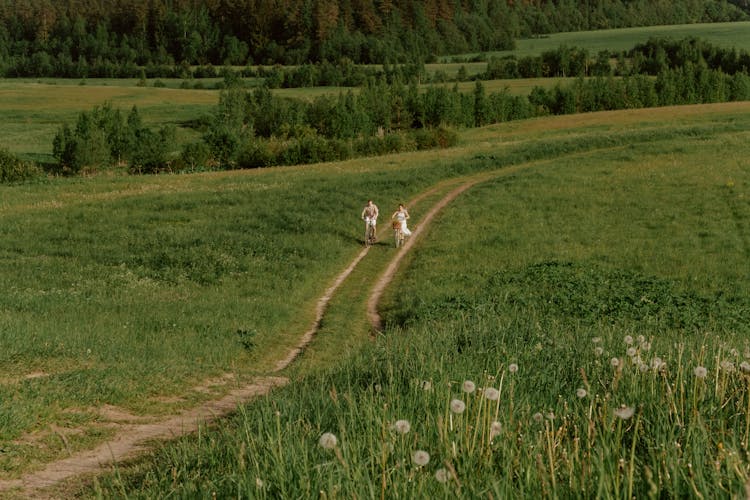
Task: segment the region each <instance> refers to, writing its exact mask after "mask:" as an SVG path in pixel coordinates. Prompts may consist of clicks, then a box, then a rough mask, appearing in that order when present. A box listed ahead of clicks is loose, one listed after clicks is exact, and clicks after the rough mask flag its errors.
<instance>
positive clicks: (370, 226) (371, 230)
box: [365, 219, 377, 247]
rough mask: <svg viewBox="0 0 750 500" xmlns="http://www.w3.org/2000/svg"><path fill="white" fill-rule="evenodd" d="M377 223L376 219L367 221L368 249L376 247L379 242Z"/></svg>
mask: <svg viewBox="0 0 750 500" xmlns="http://www.w3.org/2000/svg"><path fill="white" fill-rule="evenodd" d="M375 223H376V222H375V219H365V246H367V247H369V246H372V245H374V244H375V242H376V241H377V236H376V234H375Z"/></svg>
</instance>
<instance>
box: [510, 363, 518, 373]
mask: <svg viewBox="0 0 750 500" xmlns="http://www.w3.org/2000/svg"><path fill="white" fill-rule="evenodd" d="M508 371H509V372H510V373H516V372H517V371H518V365H517V364H515V363H511V364H510V366H508Z"/></svg>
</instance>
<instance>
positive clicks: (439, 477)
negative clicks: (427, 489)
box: [435, 468, 448, 483]
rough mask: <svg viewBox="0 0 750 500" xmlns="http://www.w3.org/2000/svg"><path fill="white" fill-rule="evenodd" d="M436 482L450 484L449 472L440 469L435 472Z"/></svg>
mask: <svg viewBox="0 0 750 500" xmlns="http://www.w3.org/2000/svg"><path fill="white" fill-rule="evenodd" d="M435 480H436V481H437V482H438V483H447V482H448V471H447V470H445V469H442V468H441V469H438V470H436V471H435Z"/></svg>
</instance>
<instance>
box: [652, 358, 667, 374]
mask: <svg viewBox="0 0 750 500" xmlns="http://www.w3.org/2000/svg"><path fill="white" fill-rule="evenodd" d="M664 365H665V363H664V361H662V360H661V358H660V357H658V356H656V357H654V359H652V360H651V368H653V369H654V370H656V371H659V370H661V368H662V367H663V366H664Z"/></svg>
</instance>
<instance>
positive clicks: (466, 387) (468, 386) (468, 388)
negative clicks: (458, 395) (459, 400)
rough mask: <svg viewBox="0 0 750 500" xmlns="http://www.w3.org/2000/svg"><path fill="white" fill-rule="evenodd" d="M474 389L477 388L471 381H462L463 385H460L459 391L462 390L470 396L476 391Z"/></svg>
mask: <svg viewBox="0 0 750 500" xmlns="http://www.w3.org/2000/svg"><path fill="white" fill-rule="evenodd" d="M476 388H477V386H476V385H475V384H474V382H472V381H471V380H464V383H463V384H462V385H461V390H463V391H464V392H465V393H466V394H471V393H472V392H474V391H475V390H476Z"/></svg>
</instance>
